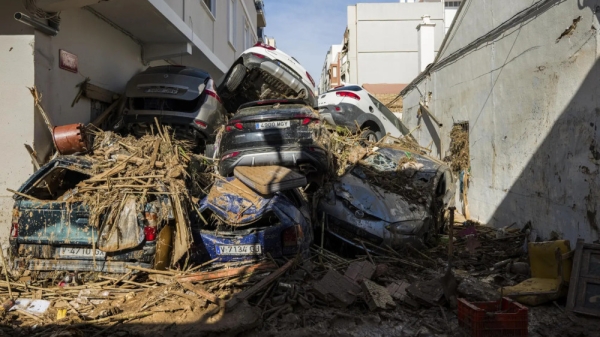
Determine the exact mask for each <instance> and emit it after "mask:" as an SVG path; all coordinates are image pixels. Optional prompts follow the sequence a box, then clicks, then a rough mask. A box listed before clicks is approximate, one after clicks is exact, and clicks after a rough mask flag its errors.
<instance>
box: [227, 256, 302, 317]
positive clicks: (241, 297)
mask: <svg viewBox="0 0 600 337" xmlns="http://www.w3.org/2000/svg"><path fill="white" fill-rule="evenodd" d="M295 262H296V259H291V260H289V261H288V262H287V263H286V264H284V265H283V266H281V267H279V269H277V270H276V271H274V272H272V273H271V274H270V275H269V276H267V277H265V278H263V279H262V280H260V282H258V283H257V284H255V285H253V286H252V287H250V288H248V289H246V290H244V291H242V292H240V293H238V294H236V295H235V296H234V297H233V298H232V299H231V300H230V301H229V302H227V310H231V309H233V307H235V306H236V305H237V304H238V303H240V302H244V301H246V300H248V299H249V298H250V297H252V296H253V295H256V293H258V292H259V291H261V290H262V289H264V288H265V287H266V286H268V285H269V284H271V283H273V282H275V280H277V279H278V278H280V277H281V276H282V275H283V274H284V273H285V272H286V271H288V269H290V268H291V267H292V266H293V265H294V263H295Z"/></svg>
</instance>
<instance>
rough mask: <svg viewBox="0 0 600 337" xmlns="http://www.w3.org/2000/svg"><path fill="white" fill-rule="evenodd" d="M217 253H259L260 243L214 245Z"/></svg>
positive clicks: (260, 251) (260, 250)
mask: <svg viewBox="0 0 600 337" xmlns="http://www.w3.org/2000/svg"><path fill="white" fill-rule="evenodd" d="M216 248H217V255H260V254H261V253H262V247H261V246H260V245H227V246H216Z"/></svg>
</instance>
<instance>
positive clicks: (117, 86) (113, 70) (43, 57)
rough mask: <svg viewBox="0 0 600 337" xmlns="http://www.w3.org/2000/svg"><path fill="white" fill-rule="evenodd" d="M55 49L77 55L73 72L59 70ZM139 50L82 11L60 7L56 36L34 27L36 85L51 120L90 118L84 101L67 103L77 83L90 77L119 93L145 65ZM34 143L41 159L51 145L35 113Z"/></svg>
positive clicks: (55, 121) (131, 41)
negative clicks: (76, 66)
mask: <svg viewBox="0 0 600 337" xmlns="http://www.w3.org/2000/svg"><path fill="white" fill-rule="evenodd" d="M60 49H63V50H66V51H68V52H70V53H73V54H75V55H77V58H78V70H79V71H78V73H72V72H69V71H66V70H64V69H60V68H59V57H58V56H59V50H60ZM141 51H142V50H141V47H140V46H139V45H138V44H137V43H136V42H134V41H133V40H132V39H131V38H129V37H128V36H126V35H125V34H123V33H121V32H119V31H118V30H116V29H114V28H113V27H111V26H110V25H109V24H107V23H106V22H105V21H103V20H101V19H99V18H98V17H96V16H95V15H94V14H92V13H91V12H89V11H86V10H83V9H71V10H66V11H63V12H62V13H61V24H60V32H59V34H58V35H57V36H55V37H49V36H46V35H44V34H42V33H40V32H38V31H36V32H35V54H34V59H35V85H36V87H37V89H38V91H39V92H40V94H41V95H42V105H43V107H44V109H45V110H46V112H47V113H48V114H49V115H50V118H51V119H52V122H53V123H54V124H55V125H64V124H70V123H87V122H89V121H90V118H91V103H90V102H91V101H90V100H89V99H86V98H82V99H80V100H79V102H78V103H76V104H75V105H74V106H73V107H71V104H72V102H73V99H74V98H75V96H76V95H77V93H78V90H79V89H78V88H76V85H77V84H79V83H81V82H82V81H84V80H85V79H86V78H89V79H90V83H92V84H94V85H97V86H99V87H102V88H104V89H108V90H111V91H114V92H116V93H123V92H124V89H125V85H126V83H127V81H129V79H130V78H131V77H132V76H133V75H134V74H136V73H138V72H139V71H141V70H143V69H144V68H145V66H144V65H143V64H142V60H141ZM23 90H26V89H25V88H23ZM34 145H35V149H36V151H37V152H38V154H39V155H40V158H44V156H47V155H49V154H50V151H51V149H52V148H53V145H52V139H51V136H50V133H49V132H48V130H47V128H46V127H45V125H44V124H43V120H42V119H41V117H39V116H37V115H36V124H35V139H34Z"/></svg>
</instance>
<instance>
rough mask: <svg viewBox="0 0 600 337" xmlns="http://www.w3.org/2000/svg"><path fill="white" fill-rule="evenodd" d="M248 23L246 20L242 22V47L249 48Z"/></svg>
mask: <svg viewBox="0 0 600 337" xmlns="http://www.w3.org/2000/svg"><path fill="white" fill-rule="evenodd" d="M250 41H251V40H250V25H249V24H248V21H246V24H244V49H248V48H250Z"/></svg>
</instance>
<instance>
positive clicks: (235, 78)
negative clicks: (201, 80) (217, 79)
mask: <svg viewBox="0 0 600 337" xmlns="http://www.w3.org/2000/svg"><path fill="white" fill-rule="evenodd" d="M244 77H246V66H244V65H243V64H241V63H239V64H237V65H235V67H233V69H232V70H231V73H230V74H229V76H228V77H227V80H226V81H225V86H226V87H227V90H229V92H233V91H235V89H237V88H238V87H239V86H240V84H241V83H242V80H244Z"/></svg>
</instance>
